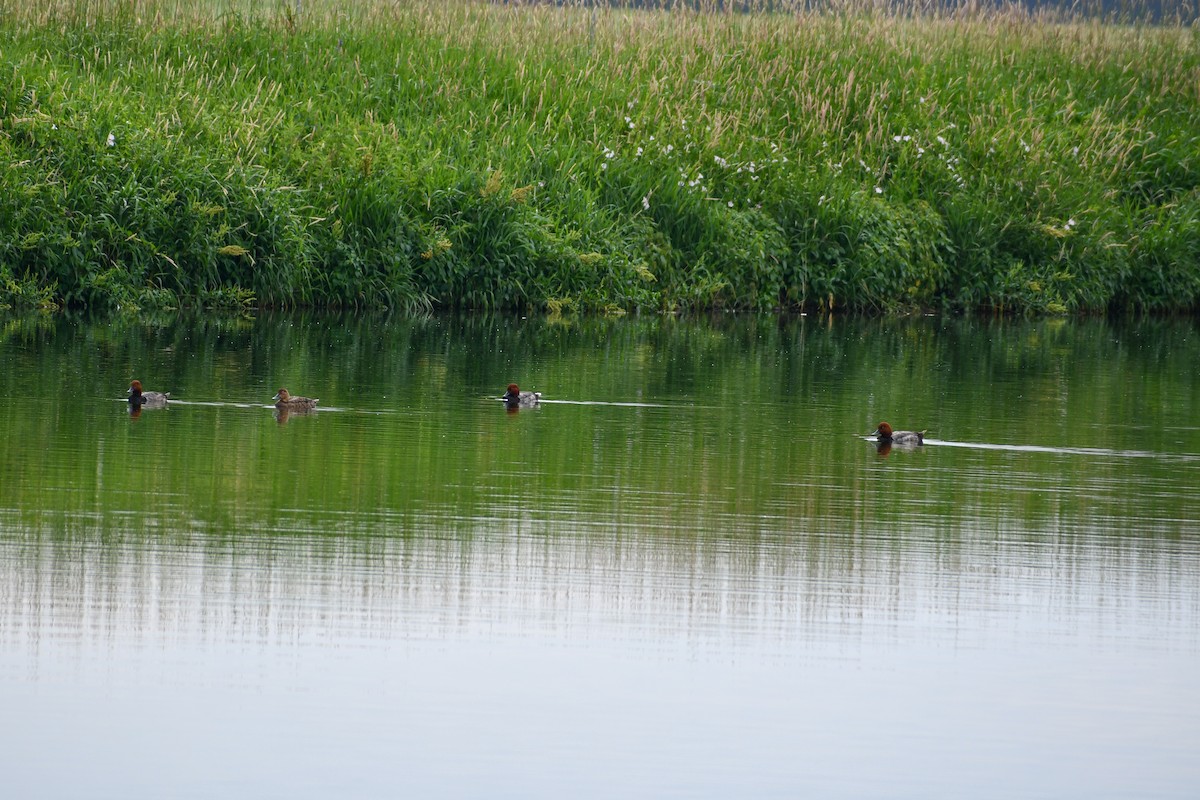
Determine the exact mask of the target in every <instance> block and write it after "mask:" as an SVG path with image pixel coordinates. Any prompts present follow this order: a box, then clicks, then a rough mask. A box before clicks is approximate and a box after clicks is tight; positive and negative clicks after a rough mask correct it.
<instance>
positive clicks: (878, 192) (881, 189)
mask: <svg viewBox="0 0 1200 800" xmlns="http://www.w3.org/2000/svg"><path fill="white" fill-rule="evenodd" d="M875 194H883V187H882V186H876V187H875Z"/></svg>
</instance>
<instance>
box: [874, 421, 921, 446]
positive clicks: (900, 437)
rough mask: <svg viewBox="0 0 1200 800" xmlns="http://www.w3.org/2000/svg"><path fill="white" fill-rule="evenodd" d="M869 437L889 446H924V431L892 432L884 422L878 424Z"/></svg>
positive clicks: (890, 427)
mask: <svg viewBox="0 0 1200 800" xmlns="http://www.w3.org/2000/svg"><path fill="white" fill-rule="evenodd" d="M871 436H874V437H875V441H877V442H880V443H884V442H886V443H889V444H912V445H917V444H925V431H894V430H892V426H891V425H888V424H887V423H886V422H881V423H879V427H878V428H876V429H875V430H874V431H873V432H872V433H871Z"/></svg>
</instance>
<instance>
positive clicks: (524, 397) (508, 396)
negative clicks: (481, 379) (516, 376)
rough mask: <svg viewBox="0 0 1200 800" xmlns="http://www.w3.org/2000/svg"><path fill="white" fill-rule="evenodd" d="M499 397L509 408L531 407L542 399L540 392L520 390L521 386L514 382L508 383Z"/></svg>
mask: <svg viewBox="0 0 1200 800" xmlns="http://www.w3.org/2000/svg"><path fill="white" fill-rule="evenodd" d="M500 399H501V400H503V401H504V404H505V405H506V406H508V407H509V408H532V407H533V406H536V405H537V404H538V402H539V401H540V400H541V399H542V393H541V392H522V391H521V387H519V386H517V385H516V384H515V383H510V384H509V385H508V389H507V390H506V391H505V392H504V397H501V398H500Z"/></svg>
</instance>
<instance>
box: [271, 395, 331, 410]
mask: <svg viewBox="0 0 1200 800" xmlns="http://www.w3.org/2000/svg"><path fill="white" fill-rule="evenodd" d="M271 399H272V400H274V401H275V407H276V408H278V409H280V410H287V411H292V412H295V411H312V410H313V409H314V408H316V407H317V403H319V402H320V400H317V399H314V398H311V397H292V396H291V395H290V394H288V390H287V389H280V390H279V391H278V392H276V393H275V396H274V397H272V398H271Z"/></svg>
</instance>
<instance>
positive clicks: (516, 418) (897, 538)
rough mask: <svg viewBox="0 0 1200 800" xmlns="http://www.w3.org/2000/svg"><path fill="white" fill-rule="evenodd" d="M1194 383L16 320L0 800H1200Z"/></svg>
mask: <svg viewBox="0 0 1200 800" xmlns="http://www.w3.org/2000/svg"><path fill="white" fill-rule="evenodd" d="M1197 363H1200V332H1198V329H1197V326H1196V325H1195V324H1194V323H1193V322H1191V321H1143V322H1128V323H1112V322H1105V321H1096V320H1092V321H1080V322H1065V323H1064V322H1061V321H1041V322H1011V321H1009V322H971V321H945V320H936V319H921V320H901V321H878V320H867V321H853V320H833V321H828V320H820V319H817V318H796V319H791V320H775V319H763V318H751V319H747V318H720V319H714V320H703V321H680V320H657V319H653V320H617V321H602V320H591V321H583V322H578V321H575V322H573V321H562V320H542V319H529V320H521V319H510V318H465V319H464V318H432V319H424V320H356V319H353V318H350V317H326V316H304V317H281V318H275V317H264V318H262V319H259V320H255V321H216V322H214V321H211V320H196V319H188V318H180V319H168V320H164V321H162V322H161V323H160V324H156V325H141V324H134V323H115V324H88V323H77V322H72V321H63V320H58V321H52V322H45V321H43V322H37V321H12V322H9V323H6V324H5V325H4V326H3V327H0V709H3V720H4V722H3V725H0V774H2V775H3V776H4V778H3V781H4V786H5V790H4V792H3V795H4V796H5V797H10V796H11V797H14V798H25V797H29V798H74V797H89V798H110V797H111V798H118V797H120V798H127V797H171V798H174V797H179V798H211V797H254V798H262V797H268V798H269V797H280V798H284V797H286V798H296V797H314V798H316V797H321V798H325V797H331V796H336V797H356V798H357V797H364V798H375V797H380V798H382V797H397V796H404V797H414V796H429V797H489V798H490V797H521V798H530V797H562V796H572V797H614V796H623V797H654V798H658V797H714V798H715V797H721V798H724V797H730V796H741V797H879V798H896V797H911V798H929V797H954V798H959V797H966V796H969V797H978V798H992V797H994V798H1010V797H1045V798H1076V797H1087V798H1103V797H1114V798H1116V797H1122V798H1124V797H1128V798H1190V797H1193V796H1194V795H1195V792H1196V789H1197V787H1200V760H1198V759H1196V757H1195V753H1197V752H1200V687H1198V684H1197V681H1196V679H1195V675H1196V674H1197V667H1200V529H1198V526H1197V522H1196V520H1197V518H1198V517H1200V423H1197V422H1196V420H1197V419H1198V414H1197V411H1198V410H1200V378H1198V377H1197V370H1196V368H1195V365H1196V364H1197ZM134 377H137V378H140V379H141V380H142V381H143V383H145V384H146V386H147V388H148V389H163V390H171V391H172V392H173V393H174V396H175V397H176V398H177V402H173V403H172V404H171V406H170V407H168V408H167V409H163V410H153V409H147V410H145V411H143V412H142V413H141V414H140V415H138V416H136V417H131V416H130V415H129V414H128V412H127V409H126V406H125V404H124V403H123V402H121V400H120V398H121V397H122V396H123V394H124V390H125V388H126V386H127V385H128V381H129V380H130V379H131V378H134ZM512 380H519V381H520V382H521V383H522V384H523V388H529V389H538V390H541V391H542V392H544V393H545V396H546V400H547V402H546V403H545V404H543V406H542V407H541V408H539V409H536V410H521V411H519V412H517V413H508V412H507V411H506V410H505V408H504V407H503V404H501V403H499V402H497V401H496V400H495V398H496V397H497V396H498V395H499V394H500V392H501V391H502V390H503V387H504V385H505V384H506V383H508V382H509V381H512ZM280 385H286V386H288V388H290V389H291V390H292V391H293V393H298V394H308V395H315V396H319V397H321V406H322V407H325V408H327V409H329V410H325V411H322V412H320V413H318V414H316V415H312V416H295V417H292V418H289V419H286V420H277V419H276V418H275V416H274V415H273V413H272V410H271V409H270V408H269V398H270V397H271V396H272V395H273V394H274V392H275V390H276V389H277V388H279V386H280ZM552 401H556V402H552ZM884 419H886V420H888V421H890V422H892V423H893V425H896V426H897V427H918V428H928V429H929V438H930V442H929V444H927V445H926V446H925V447H923V448H921V449H919V450H904V449H893V450H891V451H890V452H880V451H878V450H877V449H876V447H875V446H874V445H873V444H872V443H870V442H867V441H866V440H865V438H864V434H866V433H868V432H869V431H871V430H872V429H873V428H874V426H875V424H876V423H878V422H879V421H880V420H884Z"/></svg>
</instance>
